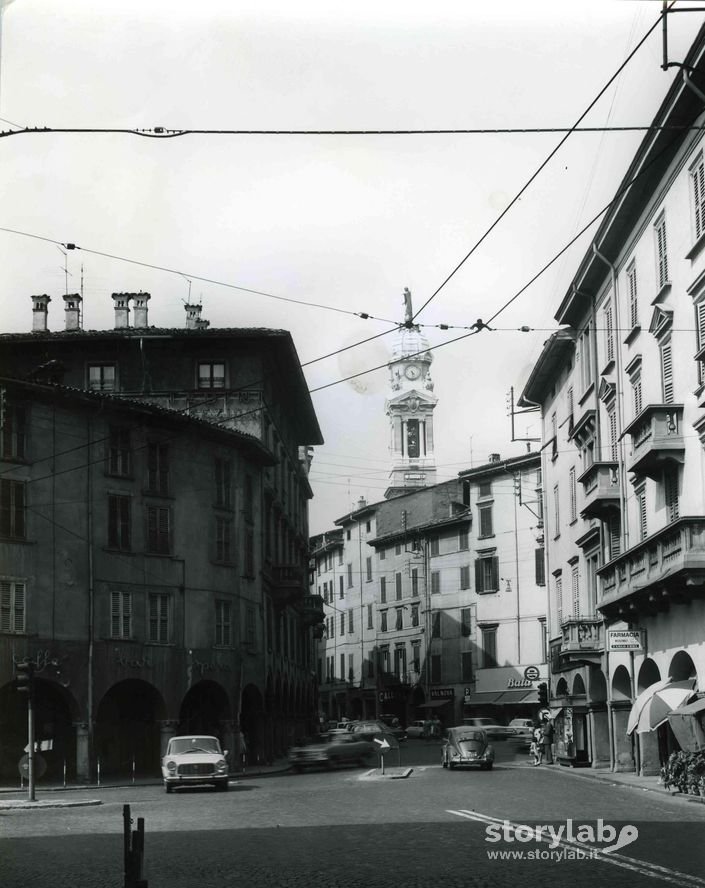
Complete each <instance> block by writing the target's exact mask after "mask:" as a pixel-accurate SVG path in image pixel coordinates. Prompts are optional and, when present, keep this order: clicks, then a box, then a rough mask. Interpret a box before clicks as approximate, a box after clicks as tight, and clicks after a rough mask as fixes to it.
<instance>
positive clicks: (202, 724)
mask: <svg viewBox="0 0 705 888" xmlns="http://www.w3.org/2000/svg"><path fill="white" fill-rule="evenodd" d="M231 718H232V711H231V708H230V701H229V700H228V695H227V694H226V692H225V691H224V689H223V688H222V687H221V686H220V685H219V684H217V683H216V682H214V681H208V680H206V681H199V682H197V683H196V684H195V685H193V687H191V688H189V690H188V693H187V694H186V696H185V697H184V699H183V702H182V703H181V711H180V713H179V733H180V734H211V735H213V736H214V737H218V739H219V740H220V742H221V744H223V746H224V747H227V738H225V737H224V736H221V727H222V725H221V723H222V722H223V721H225V720H228V719H231Z"/></svg>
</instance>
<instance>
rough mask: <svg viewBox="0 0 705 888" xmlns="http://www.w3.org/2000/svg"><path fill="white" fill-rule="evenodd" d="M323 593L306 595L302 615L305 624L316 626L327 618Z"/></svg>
mask: <svg viewBox="0 0 705 888" xmlns="http://www.w3.org/2000/svg"><path fill="white" fill-rule="evenodd" d="M323 603H324V602H323V596H322V595H304V597H303V601H302V609H301V616H302V620H303V624H304V626H316V625H317V624H320V623H323V621H324V620H325V618H326V615H325V612H324V610H323Z"/></svg>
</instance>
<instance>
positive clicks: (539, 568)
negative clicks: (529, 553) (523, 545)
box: [534, 546, 546, 586]
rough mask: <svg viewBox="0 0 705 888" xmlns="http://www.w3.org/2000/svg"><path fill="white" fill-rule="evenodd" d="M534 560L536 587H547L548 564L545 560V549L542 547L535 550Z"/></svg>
mask: <svg viewBox="0 0 705 888" xmlns="http://www.w3.org/2000/svg"><path fill="white" fill-rule="evenodd" d="M534 559H535V575H536V585H537V586H545V585H546V562H545V558H544V547H543V546H541V547H540V548H539V549H535V550H534Z"/></svg>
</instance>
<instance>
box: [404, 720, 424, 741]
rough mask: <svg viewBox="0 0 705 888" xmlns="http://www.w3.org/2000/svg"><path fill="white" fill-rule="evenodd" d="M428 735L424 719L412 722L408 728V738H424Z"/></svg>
mask: <svg viewBox="0 0 705 888" xmlns="http://www.w3.org/2000/svg"><path fill="white" fill-rule="evenodd" d="M425 735H426V722H425V721H424V720H423V719H417V720H416V721H412V722H411V724H410V725H407V726H406V736H407V737H410V738H411V737H415V738H419V737H424V736H425Z"/></svg>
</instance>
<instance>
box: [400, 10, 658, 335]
mask: <svg viewBox="0 0 705 888" xmlns="http://www.w3.org/2000/svg"><path fill="white" fill-rule="evenodd" d="M674 4H675V0H673V2H672V3H671V6H673V5H674ZM671 6H669V9H670V8H671ZM661 20H662V19H661V16H659V17H658V19H657V20H656V21H655V22H654V24H653V25H652V26H651V27H650V28H649V29H648V31H647V32H646V34H644V36H643V37H642V38H641V40H640V41H639V42H638V43H637V45H636V46H635V47H634V49H633V50H632V51H631V52H630V53H629V55H628V56H627V58H626V59H625V60H624V61H623V62H622V64H621V65H620V66H619V68H618V69H617V70H616V71H615V73H614V74H613V75H612V76H611V77H610V79H609V80H608V81H607V83H606V84H605V85H604V86H603V87H602V89H601V90H600V92H599V93H598V94H597V95H596V96H595V98H594V99H593V100H592V101H591V102H590V104H589V105H588V106H587V108H586V109H585V111H583V113H582V114H581V115H580V117H578V119H577V121H576V122H575V124H574V125H573V126H572V127H571V128H570V129H569V130H567V131H566V132H565V135H564V136H563V138H562V139H561V140H560V141H559V142H558V144H557V145H556V147H555V148H554V149H553V150H552V151H551V152H550V153H549V154H548V156H547V157H546V159H545V160H543V161H542V163H541V164H540V165H539V166H538V168H537V169H536V170H535V171H534V172H533V173H532V174H531V176H530V177H529V178H528V180H527V181H526V182H525V183H524V185H523V186H522V187H521V188H520V189H519V191H518V192H517V193H516V194H515V195H514V197H513V198H512V199H511V201H510V202H509V203H508V204H507V206H506V207H505V208H504V209H503V210H502V212H501V213H500V214H499V216H497V218H496V219H495V220H494V222H493V223H492V224H491V225H490V226H489V228H488V229H487V230H486V231H485V233H484V234H483V235H482V236H481V237H480V238H479V240H477V241H476V242H475V244H474V245H473V246H472V248H471V249H470V250H469V252H467V253H466V254H465V256H464V257H463V258H462V259H461V260H460V262H459V263H458V264H457V265H456V266H455V268H454V269H453V270H452V271H451V273H450V274H449V275H448V276H447V277H446V278H445V280H444V281H443V282H442V283H441V284H440V286H439V287H437V288H436V290H435V291H434V292H433V293H431V295H430V296H429V297H428V299H427V300H426V301H425V302H424V303H423V305H422V306H421V308H419V309H418V310H417V311H416V313H415V314H414V316H413V318H412V321H413V320H415V319H416V318H417V317H418V316H419V315H420V314H421V312H422V311H423V310H424V309H425V308H426V307H427V306H428V305H429V303H430V302H432V301H433V299H435V298H436V296H437V295H438V294H439V293H440V292H441V290H442V289H443V288H444V287H445V285H446V284H447V283H448V282H449V281H450V280H451V279H452V278H453V277H454V275H455V274H456V273H457V272H458V271H459V270H460V269H461V268H462V267H463V265H465V263H466V262H467V261H468V259H469V258H470V257H471V256H472V254H473V253H474V252H475V250H477V248H478V247H479V246H480V245H481V244H482V243H483V242H484V240H485V239H486V238H487V237H488V236H489V235H490V234H491V233H492V231H494V229H495V228H496V227H497V225H499V223H500V222H501V221H502V219H503V218H504V217H505V216H506V215H507V213H508V212H509V210H510V209H511V208H512V207H513V206H514V205H515V204H516V203H517V201H518V200H519V199H520V198H521V196H522V195H523V194H524V192H525V191H526V190H527V189H528V188H529V186H530V185H531V184H532V183H533V182H534V180H535V179H536V178H537V177H538V175H539V174H540V173H541V172H542V171H543V170H544V169H545V167H546V166H547V165H548V164H549V163H550V161H551V160H552V159H553V158H554V157H555V156H556V154H557V153H558V151H559V150H560V149H561V148H562V147H563V145H564V144H565V143H566V142H567V140H568V139H569V138H570V136H571V135H572V134H573V133H574V132H577V131H578V127H579V125H580V122H581V121H582V120H584V119H585V117H587V115H588V114H589V113H590V111H592V109H593V108H594V107H595V105H596V104H597V103H598V102H599V100H600V99H601V98H602V96H603V95H604V94H605V93H606V92H607V90H608V89H609V87H610V86H611V85H612V84H613V83H614V81H615V80H616V79H617V78H618V77H619V75H620V74H621V73H622V71H623V70H624V68H626V66H627V65H628V64H629V62H630V61H631V60H632V59H633V58H634V56H635V55H636V53H637V52H638V51H639V50H640V49H641V47H642V46H643V45H644V43H645V42H646V41H647V39H648V38H649V37H650V36H651V34H652V33H653V31H655V30H656V28H657V27H658V26H659V24H660V22H661ZM602 131H605V130H604V129H602Z"/></svg>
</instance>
